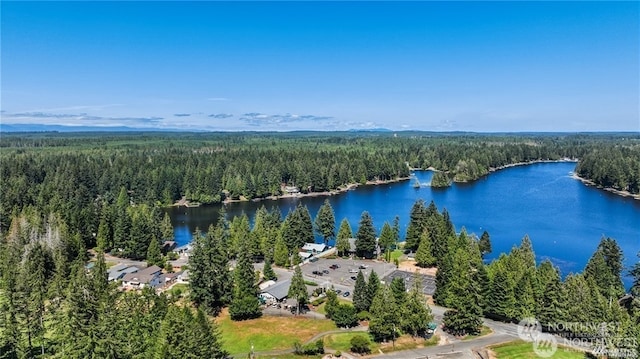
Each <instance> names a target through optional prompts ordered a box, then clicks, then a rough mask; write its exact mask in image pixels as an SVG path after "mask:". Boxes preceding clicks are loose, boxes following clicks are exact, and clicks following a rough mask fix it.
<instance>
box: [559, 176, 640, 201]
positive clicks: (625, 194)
mask: <svg viewBox="0 0 640 359" xmlns="http://www.w3.org/2000/svg"><path fill="white" fill-rule="evenodd" d="M571 178H573V179H576V180H578V181H580V182H582V183H583V184H585V185H587V186H591V187H595V188H597V189H601V190H604V191H607V192H609V193H612V194H615V195H618V196H622V197H631V198H633V199H635V200H636V201H640V194H633V193H631V192H629V191H621V190H618V189H615V188H610V187H603V186H600V185H598V184H595V183H594V182H593V181H591V180H588V179H586V178H582V177H580V176H578V174H577V173H575V172H571Z"/></svg>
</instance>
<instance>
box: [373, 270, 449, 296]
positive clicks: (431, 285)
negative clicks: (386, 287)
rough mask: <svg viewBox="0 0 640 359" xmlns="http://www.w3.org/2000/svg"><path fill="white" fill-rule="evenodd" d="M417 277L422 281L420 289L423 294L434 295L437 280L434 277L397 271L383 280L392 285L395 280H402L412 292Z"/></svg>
mask: <svg viewBox="0 0 640 359" xmlns="http://www.w3.org/2000/svg"><path fill="white" fill-rule="evenodd" d="M416 277H417V278H419V279H420V281H421V282H420V288H421V291H422V293H424V294H426V295H433V293H434V292H435V291H436V278H435V277H434V276H430V275H424V274H416V273H410V272H405V271H399V270H396V271H393V272H392V273H390V274H389V275H387V276H386V277H384V279H383V280H384V281H385V283H391V281H392V280H393V279H394V278H402V280H403V281H404V286H405V287H406V288H407V290H410V289H411V288H413V282H414V280H415V278H416Z"/></svg>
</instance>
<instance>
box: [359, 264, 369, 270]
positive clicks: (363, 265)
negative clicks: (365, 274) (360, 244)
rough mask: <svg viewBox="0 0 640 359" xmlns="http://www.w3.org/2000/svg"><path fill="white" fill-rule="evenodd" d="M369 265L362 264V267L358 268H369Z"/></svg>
mask: <svg viewBox="0 0 640 359" xmlns="http://www.w3.org/2000/svg"><path fill="white" fill-rule="evenodd" d="M368 267H369V266H368V265H365V264H361V265H360V267H358V268H360V269H367V268H368Z"/></svg>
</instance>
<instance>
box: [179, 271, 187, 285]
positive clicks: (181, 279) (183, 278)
mask: <svg viewBox="0 0 640 359" xmlns="http://www.w3.org/2000/svg"><path fill="white" fill-rule="evenodd" d="M178 283H189V270H188V269H185V270H183V271H182V272H180V273H179V274H178Z"/></svg>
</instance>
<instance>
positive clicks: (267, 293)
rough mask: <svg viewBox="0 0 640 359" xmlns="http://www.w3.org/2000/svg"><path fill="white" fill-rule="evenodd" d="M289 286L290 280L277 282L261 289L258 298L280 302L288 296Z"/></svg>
mask: <svg viewBox="0 0 640 359" xmlns="http://www.w3.org/2000/svg"><path fill="white" fill-rule="evenodd" d="M289 286H291V280H290V279H288V280H285V281H282V282H278V283H276V284H274V285H271V286H268V287H266V288H265V289H263V290H262V291H261V292H260V296H261V297H262V298H264V299H265V300H267V301H276V302H281V301H283V300H284V299H286V298H287V295H288V294H289Z"/></svg>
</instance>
